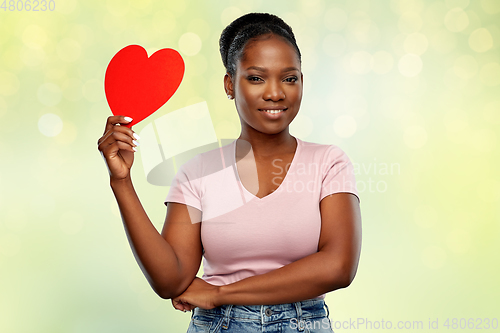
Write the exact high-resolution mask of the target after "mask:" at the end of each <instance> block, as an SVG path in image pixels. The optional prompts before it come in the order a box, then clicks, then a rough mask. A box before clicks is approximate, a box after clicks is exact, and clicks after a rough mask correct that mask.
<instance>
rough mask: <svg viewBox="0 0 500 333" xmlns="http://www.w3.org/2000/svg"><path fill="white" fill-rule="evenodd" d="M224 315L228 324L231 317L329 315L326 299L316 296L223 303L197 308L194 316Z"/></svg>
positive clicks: (268, 319) (277, 318)
mask: <svg viewBox="0 0 500 333" xmlns="http://www.w3.org/2000/svg"><path fill="white" fill-rule="evenodd" d="M197 315H198V316H206V317H213V318H216V317H224V319H225V320H224V322H225V323H223V326H224V324H226V325H227V323H228V322H229V320H230V319H237V320H240V321H259V322H261V323H266V322H274V321H281V320H290V319H292V318H297V319H298V320H299V321H300V320H301V319H311V318H317V317H324V316H325V315H326V316H327V317H328V316H329V311H328V306H327V305H326V303H325V301H324V299H322V298H314V299H308V300H305V301H301V302H295V303H285V304H275V305H231V304H228V305H221V306H218V307H216V308H213V309H209V310H206V309H200V308H195V309H194V310H193V312H192V316H197Z"/></svg>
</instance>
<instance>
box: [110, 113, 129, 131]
mask: <svg viewBox="0 0 500 333" xmlns="http://www.w3.org/2000/svg"><path fill="white" fill-rule="evenodd" d="M132 120H133V119H132V118H130V117H126V116H109V117H108V119H107V121H106V127H105V128H104V133H106V132H107V131H109V130H110V129H111V128H113V126H115V125H119V124H129V123H130V122H131V121H132Z"/></svg>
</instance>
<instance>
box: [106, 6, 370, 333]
mask: <svg viewBox="0 0 500 333" xmlns="http://www.w3.org/2000/svg"><path fill="white" fill-rule="evenodd" d="M220 51H221V55H222V60H223V63H224V66H225V67H226V71H227V73H226V75H225V76H224V87H225V90H226V93H227V95H228V98H229V99H232V100H233V99H234V103H235V106H236V110H237V112H238V115H239V117H240V122H241V128H242V129H241V135H240V136H239V138H238V139H237V140H235V141H234V142H233V143H231V144H229V145H226V146H224V147H221V148H220V149H216V150H212V151H209V152H205V153H202V154H199V155H197V156H196V157H195V158H193V159H191V160H190V161H188V162H187V163H185V164H184V165H182V167H181V168H180V170H179V171H178V173H177V175H176V177H175V179H174V181H173V182H172V186H171V189H170V191H169V193H168V196H167V198H166V200H165V204H166V205H167V216H166V219H165V224H164V228H163V230H162V233H161V234H159V233H158V232H157V230H156V229H155V227H154V226H153V224H152V223H151V221H150V220H149V218H148V216H147V215H146V212H145V211H144V209H143V207H142V205H141V203H140V201H139V199H138V197H137V195H136V193H135V190H134V188H133V185H132V182H131V179H130V168H131V166H132V162H133V156H134V152H135V151H136V148H135V147H136V146H137V145H138V142H137V141H136V140H135V139H137V138H138V136H137V135H136V134H135V133H134V131H133V130H132V129H130V128H127V127H125V126H115V125H118V124H120V123H123V124H125V123H127V119H126V117H123V116H111V117H109V118H108V120H107V124H106V130H105V134H104V135H103V136H102V137H101V138H100V139H99V142H98V147H99V150H100V151H101V153H102V154H103V157H104V159H105V161H106V163H107V165H108V170H109V173H110V184H111V188H112V190H113V192H114V195H115V197H116V199H117V202H118V205H119V207H120V211H121V214H122V219H123V222H124V226H125V230H126V232H127V235H128V238H129V242H130V245H131V248H132V250H133V252H134V255H135V257H136V260H137V262H138V263H139V265H140V267H141V269H142V271H143V272H144V274H145V276H146V278H147V279H148V281H149V283H150V284H151V286H152V288H153V289H154V290H155V292H156V293H157V294H158V295H159V296H160V297H162V298H165V299H171V300H172V304H173V305H174V307H175V308H176V309H178V310H182V311H188V310H189V311H190V310H193V313H192V319H191V323H190V326H189V329H188V332H203V331H207V332H208V331H210V332H219V331H220V330H221V329H223V331H224V332H271V331H272V332H296V331H304V330H306V331H309V332H332V330H331V326H330V322H329V320H328V307H327V306H326V304H325V303H324V296H325V294H326V293H327V292H330V291H333V290H336V289H339V288H344V287H347V286H348V285H349V284H350V283H351V281H352V280H353V278H354V276H355V273H356V270H357V265H358V260H359V253H360V247H361V217H360V210H359V199H358V196H357V191H356V186H355V179H354V175H353V167H352V164H351V162H350V160H349V158H348V157H347V155H346V154H345V153H344V152H343V151H342V150H341V149H340V148H338V147H337V146H335V145H322V144H316V143H310V142H305V141H302V140H300V139H297V138H295V137H293V136H291V135H290V134H289V124H290V123H291V122H292V120H293V119H294V118H295V116H296V115H297V113H298V111H299V107H300V103H301V99H302V89H303V75H302V72H301V56H300V51H299V48H298V46H297V44H296V41H295V37H294V35H293V32H292V29H291V28H290V27H289V26H288V25H287V24H286V23H285V22H283V21H282V20H281V19H280V18H278V17H277V16H274V15H270V14H259V13H251V14H247V15H244V16H242V17H240V18H238V19H237V20H235V21H234V22H232V23H231V24H230V25H229V26H228V27H226V28H225V29H224V31H223V32H222V35H221V38H220ZM129 120H130V119H129ZM221 156H222V165H223V166H222V167H220V168H219V169H217V167H215V169H217V170H215V171H214V165H218V164H220V160H218V159H219V158H220V157H221ZM216 161H218V162H219V163H216ZM254 171H256V172H254ZM238 189H239V192H238ZM197 222H202V223H197ZM202 259H203V263H204V265H203V266H204V274H203V277H202V279H200V278H198V277H196V273H197V272H198V269H199V267H200V262H201V260H202Z"/></svg>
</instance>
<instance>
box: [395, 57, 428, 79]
mask: <svg viewBox="0 0 500 333" xmlns="http://www.w3.org/2000/svg"><path fill="white" fill-rule="evenodd" d="M422 68H423V63H422V59H420V57H419V56H418V55H416V54H413V53H408V54H405V55H404V56H402V57H401V59H399V62H398V69H399V72H400V73H401V74H402V75H404V76H406V77H414V76H417V75H418V74H420V72H421V71H422Z"/></svg>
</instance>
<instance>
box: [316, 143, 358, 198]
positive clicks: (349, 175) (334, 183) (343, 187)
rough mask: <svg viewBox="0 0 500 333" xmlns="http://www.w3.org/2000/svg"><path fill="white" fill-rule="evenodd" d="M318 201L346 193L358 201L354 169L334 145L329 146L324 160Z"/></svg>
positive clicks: (345, 156) (343, 153) (346, 157)
mask: <svg viewBox="0 0 500 333" xmlns="http://www.w3.org/2000/svg"><path fill="white" fill-rule="evenodd" d="M324 163H325V164H324V165H325V167H324V168H323V182H322V184H321V193H320V201H321V200H323V198H324V197H326V196H327V195H330V194H334V193H339V192H347V193H352V194H354V195H355V196H356V197H357V198H358V200H359V194H358V190H357V188H356V178H355V176H354V167H353V165H352V163H351V160H350V159H349V157H348V156H347V154H346V153H345V152H344V151H343V150H342V149H340V148H339V147H337V146H335V145H331V146H329V148H328V150H327V152H326V154H325V159H324Z"/></svg>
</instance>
